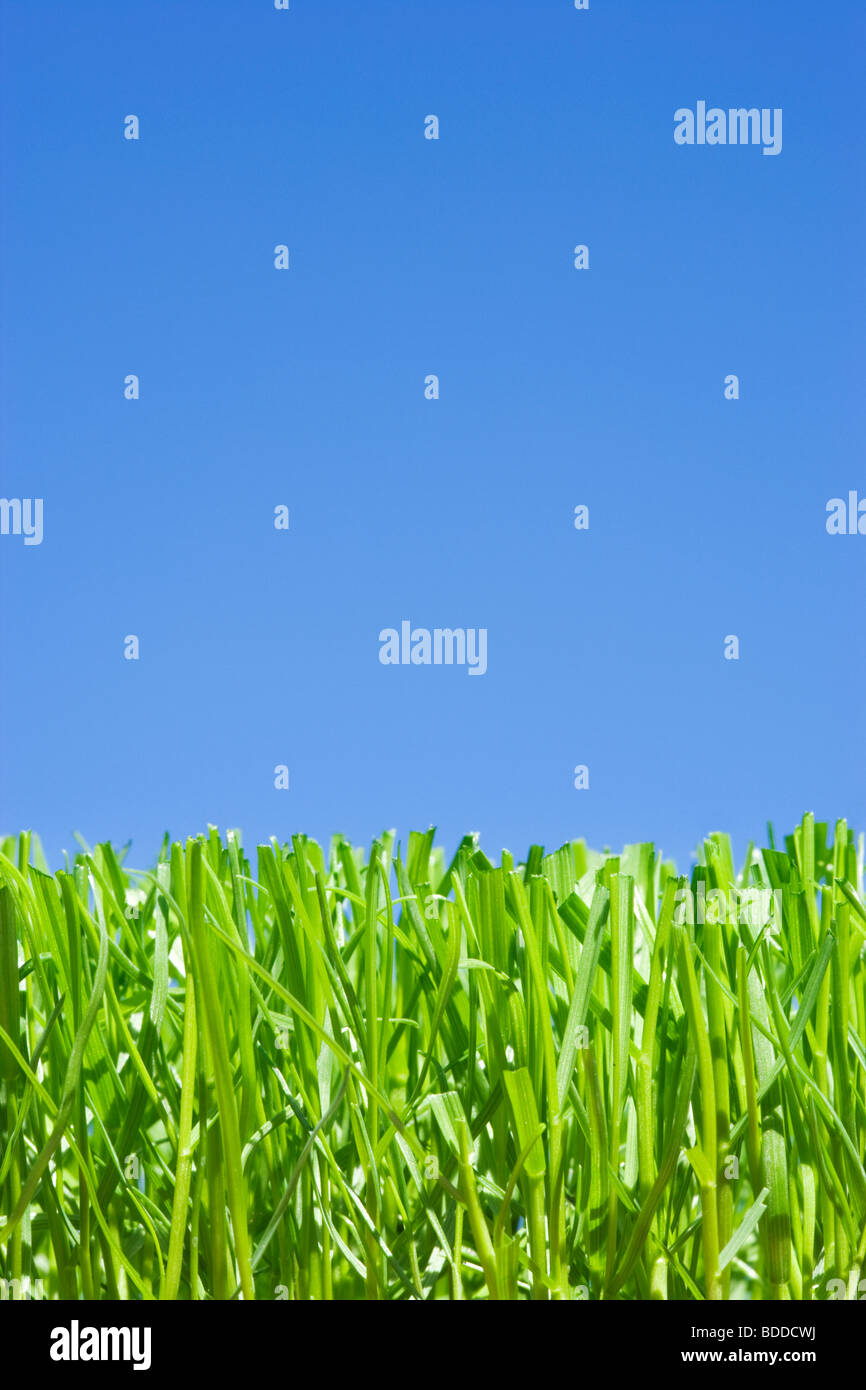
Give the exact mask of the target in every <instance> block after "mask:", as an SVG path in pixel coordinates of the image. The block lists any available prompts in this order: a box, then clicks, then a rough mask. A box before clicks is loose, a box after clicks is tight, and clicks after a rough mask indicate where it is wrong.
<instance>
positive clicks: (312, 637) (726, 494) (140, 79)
mask: <svg viewBox="0 0 866 1390" xmlns="http://www.w3.org/2000/svg"><path fill="white" fill-rule="evenodd" d="M2 31H3V33H2V39H3V43H2V48H3V59H2V63H3V71H2V178H3V191H2V213H3V216H2V224H3V225H2V245H0V255H2V306H0V308H2V329H0V332H2V420H0V429H2V441H0V442H2V474H0V493H2V495H3V496H7V497H11V496H15V497H26V496H33V497H36V496H39V497H43V498H44V503H45V539H44V541H43V544H42V545H41V546H34V547H26V548H25V547H24V546H23V545H22V543H21V540H20V538H15V537H10V536H6V537H2V538H0V566H2V570H0V582H2V606H0V624H2V626H0V637H2V694H0V701H2V731H0V759H2V774H0V825H2V828H4V829H7V830H15V829H18V828H21V827H32V828H33V829H34V830H36V831H38V832H39V833H40V834H41V836H42V838H43V841H44V843H45V845H46V848H47V850H48V852H49V856H50V857H51V859H52V860H54V861H56V860H57V857H58V855H59V852H60V850H61V849H62V848H64V847H66V848H75V846H74V842H73V831H75V830H79V831H80V832H81V833H82V834H83V835H84V836H85V837H87V838H88V839H89V840H95V839H97V838H105V837H111V838H112V839H114V840H115V841H116V842H119V843H123V842H125V841H126V840H128V839H130V838H132V840H133V851H132V855H131V862H133V863H136V864H139V863H144V862H147V861H148V860H149V859H150V858H151V856H152V855H153V853H154V852H155V850H156V848H157V845H158V842H159V839H160V837H161V835H162V832H163V831H164V830H166V829H168V830H170V831H171V833H172V834H173V835H174V836H184V835H186V834H188V833H195V832H196V831H198V830H200V829H203V828H204V827H205V825H206V823H207V822H208V821H212V822H215V823H217V824H218V825H219V826H220V827H222V828H225V827H226V826H228V825H237V826H241V827H242V828H243V830H244V838H245V843H246V844H247V845H248V846H249V845H252V844H253V843H254V842H255V841H256V840H258V839H262V838H266V837H267V836H268V835H270V834H271V833H276V834H277V835H279V836H280V838H284V837H287V836H288V835H290V834H291V833H292V832H293V831H298V830H305V831H307V832H309V833H311V834H314V835H316V836H317V837H319V838H325V839H326V838H327V837H328V835H329V834H330V832H332V831H335V830H340V831H343V832H344V833H346V834H348V835H350V836H352V837H355V838H359V839H368V838H369V837H371V836H372V835H373V834H375V833H377V832H378V831H380V830H381V829H382V828H384V827H395V828H396V829H397V830H398V832H399V833H400V834H402V835H404V836H405V834H406V832H407V831H408V830H409V829H410V828H418V829H423V828H425V827H426V826H427V825H428V824H430V823H434V824H436V825H437V826H438V827H439V838H440V839H442V840H444V841H445V843H446V844H447V845H448V846H449V847H453V846H454V844H455V843H456V840H457V838H458V837H459V835H461V834H462V833H464V832H465V831H467V830H478V831H480V832H481V835H482V845H483V846H484V847H485V848H486V849H487V851H488V852H489V853H491V854H492V853H496V852H498V850H499V849H500V848H501V847H502V845H508V846H509V847H511V848H512V849H514V850H515V851H517V852H521V851H523V849H524V848H525V847H526V845H527V844H528V843H529V842H530V841H541V842H543V843H545V844H547V845H548V846H549V847H551V848H552V847H554V846H555V845H557V844H559V843H561V842H562V841H563V840H564V839H566V838H568V837H571V836H575V835H583V836H585V837H586V838H587V839H588V840H589V841H590V843H592V844H594V845H596V846H597V847H603V846H604V845H606V844H609V845H611V846H613V847H615V848H616V847H619V845H620V844H621V843H623V842H624V841H627V840H632V839H642V838H654V839H656V840H657V841H658V842H660V844H661V845H662V847H663V848H664V849H665V850H666V851H667V852H670V853H672V854H674V855H675V856H676V857H677V858H678V859H679V860H680V861H681V862H685V863H687V862H688V857H689V854H690V852H691V850H692V849H693V848H694V846H695V844H696V842H697V841H698V839H699V838H700V837H701V836H702V835H703V834H704V833H705V832H708V831H710V830H713V829H718V828H725V829H730V830H731V831H732V832H733V834H734V836H735V848H736V850H737V851H738V852H741V851H742V849H743V848H744V846H745V843H746V840H747V839H748V838H749V837H751V836H753V835H754V836H755V837H758V838H760V837H762V836H763V832H764V825H765V822H766V820H767V819H768V818H772V819H773V820H774V821H775V822H776V825H777V829H778V830H780V831H781V830H785V829H789V828H790V825H791V823H792V822H793V820H794V819H795V818H797V817H799V815H800V814H801V813H802V812H803V811H805V810H809V809H811V810H814V811H815V813H816V815H818V816H819V817H820V818H831V819H832V818H835V817H836V816H837V815H846V816H848V817H849V818H850V820H851V821H852V823H854V824H855V825H856V826H857V827H858V828H861V827H862V826H864V824H866V793H864V786H866V781H864V770H866V769H864V762H866V753H864V749H866V738H864V734H866V702H864V693H863V692H864V678H866V661H864V622H863V617H864V597H866V592H864V562H866V537H856V538H854V537H829V536H828V535H827V534H826V531H825V505H826V502H827V500H828V498H830V497H833V496H846V495H847V492H848V490H849V489H852V488H857V489H859V492H860V495H861V496H864V495H866V470H864V464H863V440H864V424H866V421H864V389H863V381H864V374H866V353H864V329H863V325H864V321H866V295H864V277H863V261H862V256H863V245H864V242H866V237H864V232H866V227H864V220H866V219H864V186H863V174H864V133H863V101H862V72H863V55H864V47H866V44H864V40H866V11H864V9H863V6H862V3H860V0H857V2H856V3H855V0H840V2H839V3H835V4H832V5H829V6H827V5H825V6H819V5H816V4H813V3H806V0H794V2H793V3H792V2H791V0H784V3H783V2H782V0H762V3H761V4H759V5H756V4H755V3H754V0H724V3H722V2H721V0H718V2H717V0H706V2H705V3H694V2H693V0H664V2H663V3H648V2H647V0H628V2H627V3H613V0H609V2H608V0H591V8H590V10H589V11H588V12H586V13H583V12H580V13H578V12H576V11H575V10H574V9H573V6H572V4H571V0H532V3H529V0H525V3H518V0H474V2H473V3H468V0H437V3H435V4H432V3H431V4H429V5H428V4H424V3H421V0H411V2H408V0H399V3H397V2H396V0H395V2H394V3H386V0H366V3H362V4H359V3H357V0H330V2H328V0H292V8H291V10H290V11H289V13H281V12H276V11H275V10H274V9H273V7H272V3H271V0H183V3H182V4H178V3H177V0H149V3H148V4H147V5H139V4H122V3H118V0H78V2H77V3H76V4H74V5H71V4H68V3H62V2H61V0H55V2H54V3H42V4H22V3H14V4H12V3H8V0H7V3H5V4H4V5H3V6H2ZM700 99H705V100H707V101H708V102H709V103H710V104H717V105H719V106H722V107H725V108H727V107H729V106H740V105H743V106H758V107H781V108H782V109H783V111H784V126H783V131H784V143H783V151H782V153H781V154H780V155H779V156H778V157H776V158H767V157H764V156H763V155H762V154H761V151H760V150H759V149H755V148H738V147H726V148H716V149H710V148H704V149H699V148H680V147H678V146H676V145H675V143H674V141H673V114H674V111H675V110H676V108H678V107H680V106H692V107H694V105H695V104H696V102H697V101H698V100H700ZM129 113H135V114H137V115H138V116H139V117H140V120H141V139H140V141H139V142H137V143H134V142H127V141H125V140H124V139H123V138H122V137H123V119H124V117H125V116H126V115H127V114H129ZM430 113H435V114H437V115H438V116H439V118H440V121H441V138H440V140H439V141H438V142H433V141H427V140H425V139H424V138H423V125H424V117H425V116H426V115H428V114H430ZM283 242H284V243H287V244H288V245H289V247H290V249H291V269H290V270H289V271H288V272H287V273H279V272H277V271H275V270H274V268H273V248H274V246H275V245H276V244H277V243H283ZM576 243H587V244H588V245H589V247H590V255H591V266H590V270H589V271H588V272H585V273H584V272H577V271H575V270H574V269H573V266H572V248H573V247H574V245H575V244H576ZM729 372H734V373H737V374H738V375H739V377H740V381H741V399H740V400H739V401H738V402H736V403H733V402H728V401H725V399H724V398H723V381H724V377H725V376H726V374H727V373H729ZM127 373H137V374H138V375H139V376H140V378H141V391H142V397H141V399H140V400H139V401H137V402H127V401H126V400H124V397H123V380H124V377H125V376H126V374H127ZM427 373H437V374H438V375H439V377H440V379H441V398H440V400H439V401H436V402H429V401H426V400H425V399H424V394H423V386H424V378H425V376H426V374H427ZM581 502H583V503H586V504H588V505H589V506H590V508H591V525H590V530H589V532H588V533H585V534H579V533H577V532H575V530H574V529H573V524H572V517H573V509H574V506H575V505H576V504H577V503H581ZM277 503H286V504H287V505H288V506H289V507H290V509H291V529H290V531H289V532H288V534H284V533H278V532H276V531H274V529H273V526H272V513H273V507H274V506H275V505H276V504H277ZM403 618H409V619H411V620H412V622H413V623H414V624H417V625H421V626H426V627H431V628H432V627H435V626H450V627H486V628H487V629H488V633H489V637H488V647H489V657H488V660H489V666H488V672H487V674H486V675H485V676H484V677H483V678H481V679H478V678H474V679H473V678H469V677H468V676H467V673H466V672H465V671H464V670H460V669H454V668H451V669H449V668H429V669H425V668H420V669H418V668H407V669H404V668H387V667H383V666H382V665H380V663H379V661H378V649H379V643H378V633H379V630H380V629H381V628H383V627H389V626H394V627H396V626H399V623H400V621H401V619H403ZM128 633H136V634H137V635H138V636H139V637H140V641H141V659H140V661H138V662H127V661H125V660H124V659H123V638H124V636H125V635H126V634H128ZM728 633H736V634H738V635H739V637H740V641H741V659H740V660H739V662H726V661H725V660H723V656H722V648H723V639H724V637H725V635H726V634H728ZM278 763H285V764H287V765H288V766H289V768H290V773H291V788H290V790H289V791H288V792H278V791H276V790H274V787H273V769H274V766H275V765H276V764H278ZM577 763H586V764H588V765H589V768H590V789H589V791H584V792H577V791H575V790H574V789H573V785H572V770H573V768H574V765H575V764H577Z"/></svg>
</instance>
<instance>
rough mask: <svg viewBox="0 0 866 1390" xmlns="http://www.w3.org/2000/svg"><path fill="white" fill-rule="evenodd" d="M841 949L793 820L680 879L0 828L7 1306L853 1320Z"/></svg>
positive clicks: (854, 1084) (849, 1099) (629, 855)
mask: <svg viewBox="0 0 866 1390" xmlns="http://www.w3.org/2000/svg"><path fill="white" fill-rule="evenodd" d="M770 839H771V846H772V834H771V836H770ZM757 888H762V889H765V890H767V891H766V892H765V893H763V894H760V895H758V894H754V895H753V900H752V903H751V906H750V907H749V906H747V905H746V899H745V898H744V896H743V895H744V893H745V891H746V890H747V889H757ZM684 890H689V892H690V894H691V895H692V896H691V899H690V898H689V897H688V896H686V894H685V892H684ZM705 890H706V891H707V893H708V894H709V896H708V900H707V906H706V909H705V910H703V899H702V897H701V894H702V893H704V891H705ZM771 893H774V894H775V897H774V898H771V896H770V895H771ZM721 895H724V900H725V907H724V910H723V911H720V909H719V902H720V898H721ZM690 902H691V905H692V906H693V907H694V908H695V910H694V912H689V911H688V907H689V903H690ZM771 902H772V903H773V910H772V911H771V909H770V904H771ZM690 918H703V919H704V920H690ZM864 940H866V902H864V896H863V845H862V838H861V840H860V842H859V847H858V845H857V843H855V838H854V835H853V833H852V832H851V831H849V830H848V828H847V826H846V825H845V823H844V822H839V823H838V824H837V825H836V827H835V832H834V833H833V834H832V836H829V838H828V828H827V826H825V825H816V824H815V822H814V819H813V818H812V817H811V816H806V817H805V818H804V820H803V822H802V824H801V825H800V826H799V827H798V829H797V830H796V831H795V832H794V834H792V835H791V836H789V837H787V838H786V839H785V842H784V848H782V847H771V848H769V849H764V850H762V851H758V850H756V849H754V847H751V846H750V847H749V849H748V851H747V853H746V857H745V862H744V864H743V865H742V867H741V868H740V869H739V870H736V869H735V867H734V864H733V860H732V854H731V847H730V843H729V841H728V839H727V837H726V836H724V835H712V836H710V837H709V838H708V839H707V840H706V841H705V842H704V844H703V848H702V851H701V854H700V859H699V864H698V865H697V866H696V867H695V868H694V870H693V871H692V874H691V877H690V878H689V879H687V878H680V877H678V876H677V875H676V872H675V870H674V868H673V866H672V865H670V864H668V863H666V862H664V861H662V859H661V858H660V856H659V855H657V853H656V852H655V850H654V848H653V846H652V845H651V844H641V845H632V846H629V847H628V848H627V849H625V850H624V851H623V853H622V854H621V855H619V856H604V855H600V854H597V853H594V852H592V851H591V850H588V849H587V848H586V846H585V845H584V843H583V842H582V841H574V842H572V843H569V844H566V845H564V846H563V847H562V848H561V849H558V850H556V852H555V853H552V854H545V853H544V851H543V849H542V848H541V847H539V846H533V847H532V848H531V849H530V850H529V852H528V854H527V856H526V860H525V862H523V863H520V864H515V863H514V861H513V860H512V858H511V856H510V855H509V854H507V853H503V855H502V858H501V863H499V864H498V865H494V864H493V863H492V862H491V861H490V860H489V859H488V858H487V857H486V856H485V854H484V853H482V852H481V851H480V850H479V849H478V846H477V843H476V842H475V840H474V839H472V838H470V837H468V838H467V839H465V840H464V841H463V842H462V844H461V845H460V846H459V848H458V851H457V853H456V855H455V857H454V859H453V860H452V861H451V862H450V863H447V862H446V860H445V859H444V858H443V856H442V853H441V851H440V850H439V849H438V848H434V846H433V833H432V831H430V832H428V833H427V834H414V833H413V834H411V835H410V836H409V839H408V842H407V843H406V844H405V846H404V848H403V850H402V852H401V851H400V849H399V848H398V847H395V842H394V838H393V836H391V835H386V836H383V838H382V839H381V840H380V841H377V842H376V843H374V845H373V846H372V848H371V850H370V851H369V854H367V855H365V854H363V853H362V852H360V851H359V850H357V849H355V848H353V847H352V846H350V845H349V844H348V843H347V842H346V841H345V840H343V839H337V840H335V841H334V843H333V844H332V845H331V847H330V850H329V851H328V853H327V854H325V852H323V850H322V849H321V848H320V847H319V845H317V844H316V843H315V842H314V841H312V840H309V839H306V838H304V837H302V836H298V837H295V838H294V839H293V841H292V844H291V845H287V846H280V845H279V844H278V843H277V841H276V840H274V841H272V842H271V843H270V844H268V845H260V846H258V848H257V850H256V853H255V855H254V857H253V859H252V860H251V861H250V860H248V859H247V857H246V855H245V854H244V852H243V850H242V848H241V843H240V838H239V836H237V835H236V834H232V833H229V834H228V836H227V837H226V838H225V839H224V840H223V839H221V838H220V836H219V835H218V834H217V832H216V830H214V829H213V828H212V829H211V830H210V831H209V833H208V835H207V836H202V837H199V838H197V839H194V840H189V841H187V843H186V845H181V844H169V843H168V840H166V842H165V844H164V845H163V848H162V851H161V853H160V855H159V859H158V862H157V864H156V865H155V867H154V868H153V869H152V870H148V871H142V870H136V869H133V868H132V867H130V866H129V865H128V864H127V862H126V857H125V856H124V855H121V854H118V853H117V852H116V851H115V850H114V849H112V847H111V846H110V845H108V844H103V845H99V846H97V847H96V848H95V849H93V850H92V851H89V850H87V851H82V852H81V853H80V854H78V855H77V856H76V858H75V860H74V862H73V863H68V864H67V866H66V868H65V869H64V870H63V871H60V872H58V873H56V874H53V875H52V874H50V873H48V872H47V869H46V866H45V864H44V861H43V860H42V855H41V852H40V850H39V846H38V844H37V843H31V839H30V837H29V835H22V836H19V837H17V838H16V839H11V838H10V839H6V840H4V841H0V1217H5V1222H4V1223H3V1224H2V1226H0V1279H2V1280H3V1281H5V1282H4V1284H3V1290H4V1292H6V1293H8V1294H11V1296H15V1295H16V1293H17V1294H20V1293H21V1292H22V1291H23V1290H25V1289H27V1288H28V1287H32V1286H33V1284H34V1283H35V1281H37V1280H38V1281H41V1287H42V1290H43V1292H44V1295H45V1296H46V1297H51V1298H58V1297H59V1298H75V1299H77V1298H99V1299H127V1298H129V1299H151V1298H162V1299H232V1298H244V1299H250V1298H265V1299H274V1298H292V1299H374V1300H378V1299H406V1298H409V1299H420V1298H433V1299H437V1298H444V1299H473V1298H481V1299H523V1298H531V1299H542V1300H548V1299H587V1298H588V1299H607V1300H611V1299H623V1300H631V1299H650V1298H653V1299H685V1300H698V1299H704V1298H707V1299H714V1300H719V1299H721V1300H723V1299H728V1298H733V1297H736V1298H746V1299H771V1298H772V1299H827V1298H841V1297H847V1298H857V1297H862V1296H863V1295H864V1294H866V1278H864V1275H861V1268H862V1266H863V1263H864V1256H866V1224H864V1218H866V1171H864V1158H866V954H864ZM864 1273H866V1272H864Z"/></svg>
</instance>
